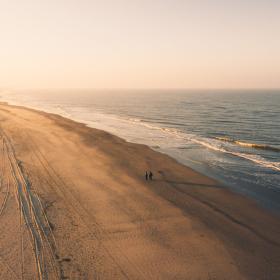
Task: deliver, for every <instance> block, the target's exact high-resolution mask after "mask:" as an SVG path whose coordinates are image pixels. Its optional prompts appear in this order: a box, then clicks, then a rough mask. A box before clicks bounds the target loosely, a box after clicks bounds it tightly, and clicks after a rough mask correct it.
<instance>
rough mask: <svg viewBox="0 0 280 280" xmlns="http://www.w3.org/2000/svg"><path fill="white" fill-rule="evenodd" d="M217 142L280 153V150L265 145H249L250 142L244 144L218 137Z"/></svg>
mask: <svg viewBox="0 0 280 280" xmlns="http://www.w3.org/2000/svg"><path fill="white" fill-rule="evenodd" d="M216 139H217V140H220V141H224V142H230V143H234V144H237V145H239V146H243V147H249V148H254V149H260V150H268V151H273V152H280V149H279V148H276V147H273V146H270V145H265V144H257V143H248V142H243V141H240V140H234V139H232V138H229V137H216Z"/></svg>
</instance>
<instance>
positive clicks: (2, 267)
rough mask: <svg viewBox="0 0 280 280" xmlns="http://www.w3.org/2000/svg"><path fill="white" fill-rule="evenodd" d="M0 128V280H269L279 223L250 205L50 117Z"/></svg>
mask: <svg viewBox="0 0 280 280" xmlns="http://www.w3.org/2000/svg"><path fill="white" fill-rule="evenodd" d="M0 120H1V122H0V124H1V126H0V133H1V134H0V137H1V138H0V141H1V159H0V160H1V166H0V170H1V185H0V223H1V231H0V279H188V280H208V279H209V280H210V279H211V280H214V279H216V280H218V279H219V280H220V279H221V280H228V279H232V280H239V279H252V280H258V279H260V280H261V279H267V280H273V279H275V280H278V279H280V220H279V216H278V215H277V214H275V213H271V212H270V211H268V210H265V209H263V208H261V207H260V206H258V205H257V204H256V203H255V202H254V201H253V200H251V199H249V198H246V197H244V196H241V195H239V194H235V193H233V192H231V191H229V190H228V189H226V188H225V187H223V186H222V185H221V184H219V183H218V182H216V181H214V180H213V179H210V178H208V177H206V176H204V175H201V174H199V173H197V172H195V171H193V170H192V169H190V168H188V167H185V166H183V165H181V164H179V163H177V162H176V161H175V160H174V159H172V158H170V157H168V156H166V155H164V154H161V153H158V152H155V151H153V150H152V149H150V148H149V147H147V146H144V145H139V144H132V143H128V142H126V141H125V140H123V139H120V138H118V137H116V136H114V135H111V134H109V133H106V132H104V131H101V130H96V129H93V128H89V127H87V126H85V125H84V124H81V123H77V122H74V121H72V120H69V119H65V118H63V117H60V116H58V115H53V114H47V113H44V112H39V111H35V110H31V109H26V108H23V107H16V106H9V105H7V104H1V105H0ZM146 170H152V171H153V173H154V180H153V181H146V180H145V176H144V175H145V171H146Z"/></svg>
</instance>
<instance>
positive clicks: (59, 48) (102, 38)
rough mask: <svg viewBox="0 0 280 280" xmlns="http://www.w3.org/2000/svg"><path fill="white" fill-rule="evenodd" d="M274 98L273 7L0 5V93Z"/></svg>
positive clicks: (279, 77)
mask: <svg viewBox="0 0 280 280" xmlns="http://www.w3.org/2000/svg"><path fill="white" fill-rule="evenodd" d="M1 87H2V88H5V87H12V88H174V87H175V88H194V87H196V88H209V87H210V88H220V87H222V88H244V87H246V88H247V87H249V88H250V87H251V88H259V87H270V88H277V87H278V88H280V1H279V0H275V1H273V0H263V1H261V0H205V1H200V0H189V1H188V0H98V1H97V0H0V88H1Z"/></svg>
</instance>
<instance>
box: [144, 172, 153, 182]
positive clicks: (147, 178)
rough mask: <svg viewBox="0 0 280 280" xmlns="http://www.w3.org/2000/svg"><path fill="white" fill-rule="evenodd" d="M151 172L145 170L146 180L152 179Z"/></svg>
mask: <svg viewBox="0 0 280 280" xmlns="http://www.w3.org/2000/svg"><path fill="white" fill-rule="evenodd" d="M153 176H154V175H153V172H152V171H149V172H148V171H146V174H145V177H146V181H148V180H151V181H152V180H153Z"/></svg>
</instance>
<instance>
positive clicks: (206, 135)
mask: <svg viewBox="0 0 280 280" xmlns="http://www.w3.org/2000/svg"><path fill="white" fill-rule="evenodd" d="M0 98H1V101H7V102H9V103H10V104H15V105H23V106H27V107H30V108H35V109H39V110H43V111H46V112H51V113H56V114H59V115H62V116H65V117H67V118H70V119H73V120H76V121H79V122H83V123H86V124H87V125H88V126H90V127H94V128H98V129H103V130H106V131H108V132H111V133H113V134H115V135H118V136H120V137H122V138H124V139H126V140H127V141H130V142H134V143H141V144H146V145H149V146H150V147H151V148H152V149H154V150H157V151H159V152H162V153H165V154H168V155H170V156H171V157H173V158H175V159H176V160H177V161H179V162H181V163H183V164H185V165H187V166H190V167H191V168H193V169H194V170H197V171H199V172H201V173H203V174H205V175H208V176H210V177H212V178H215V179H217V180H219V181H220V182H222V183H223V185H224V186H225V187H227V188H230V189H232V190H233V191H235V192H238V193H242V194H244V195H246V196H249V197H251V198H253V199H255V200H256V201H257V202H258V203H260V204H261V205H263V206H264V207H267V208H270V209H272V210H274V211H277V212H278V211H280V90H49V91H47V90H44V91H43V90H37V91H34V90H33V91H8V90H2V91H0ZM143 172H144V171H143Z"/></svg>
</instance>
